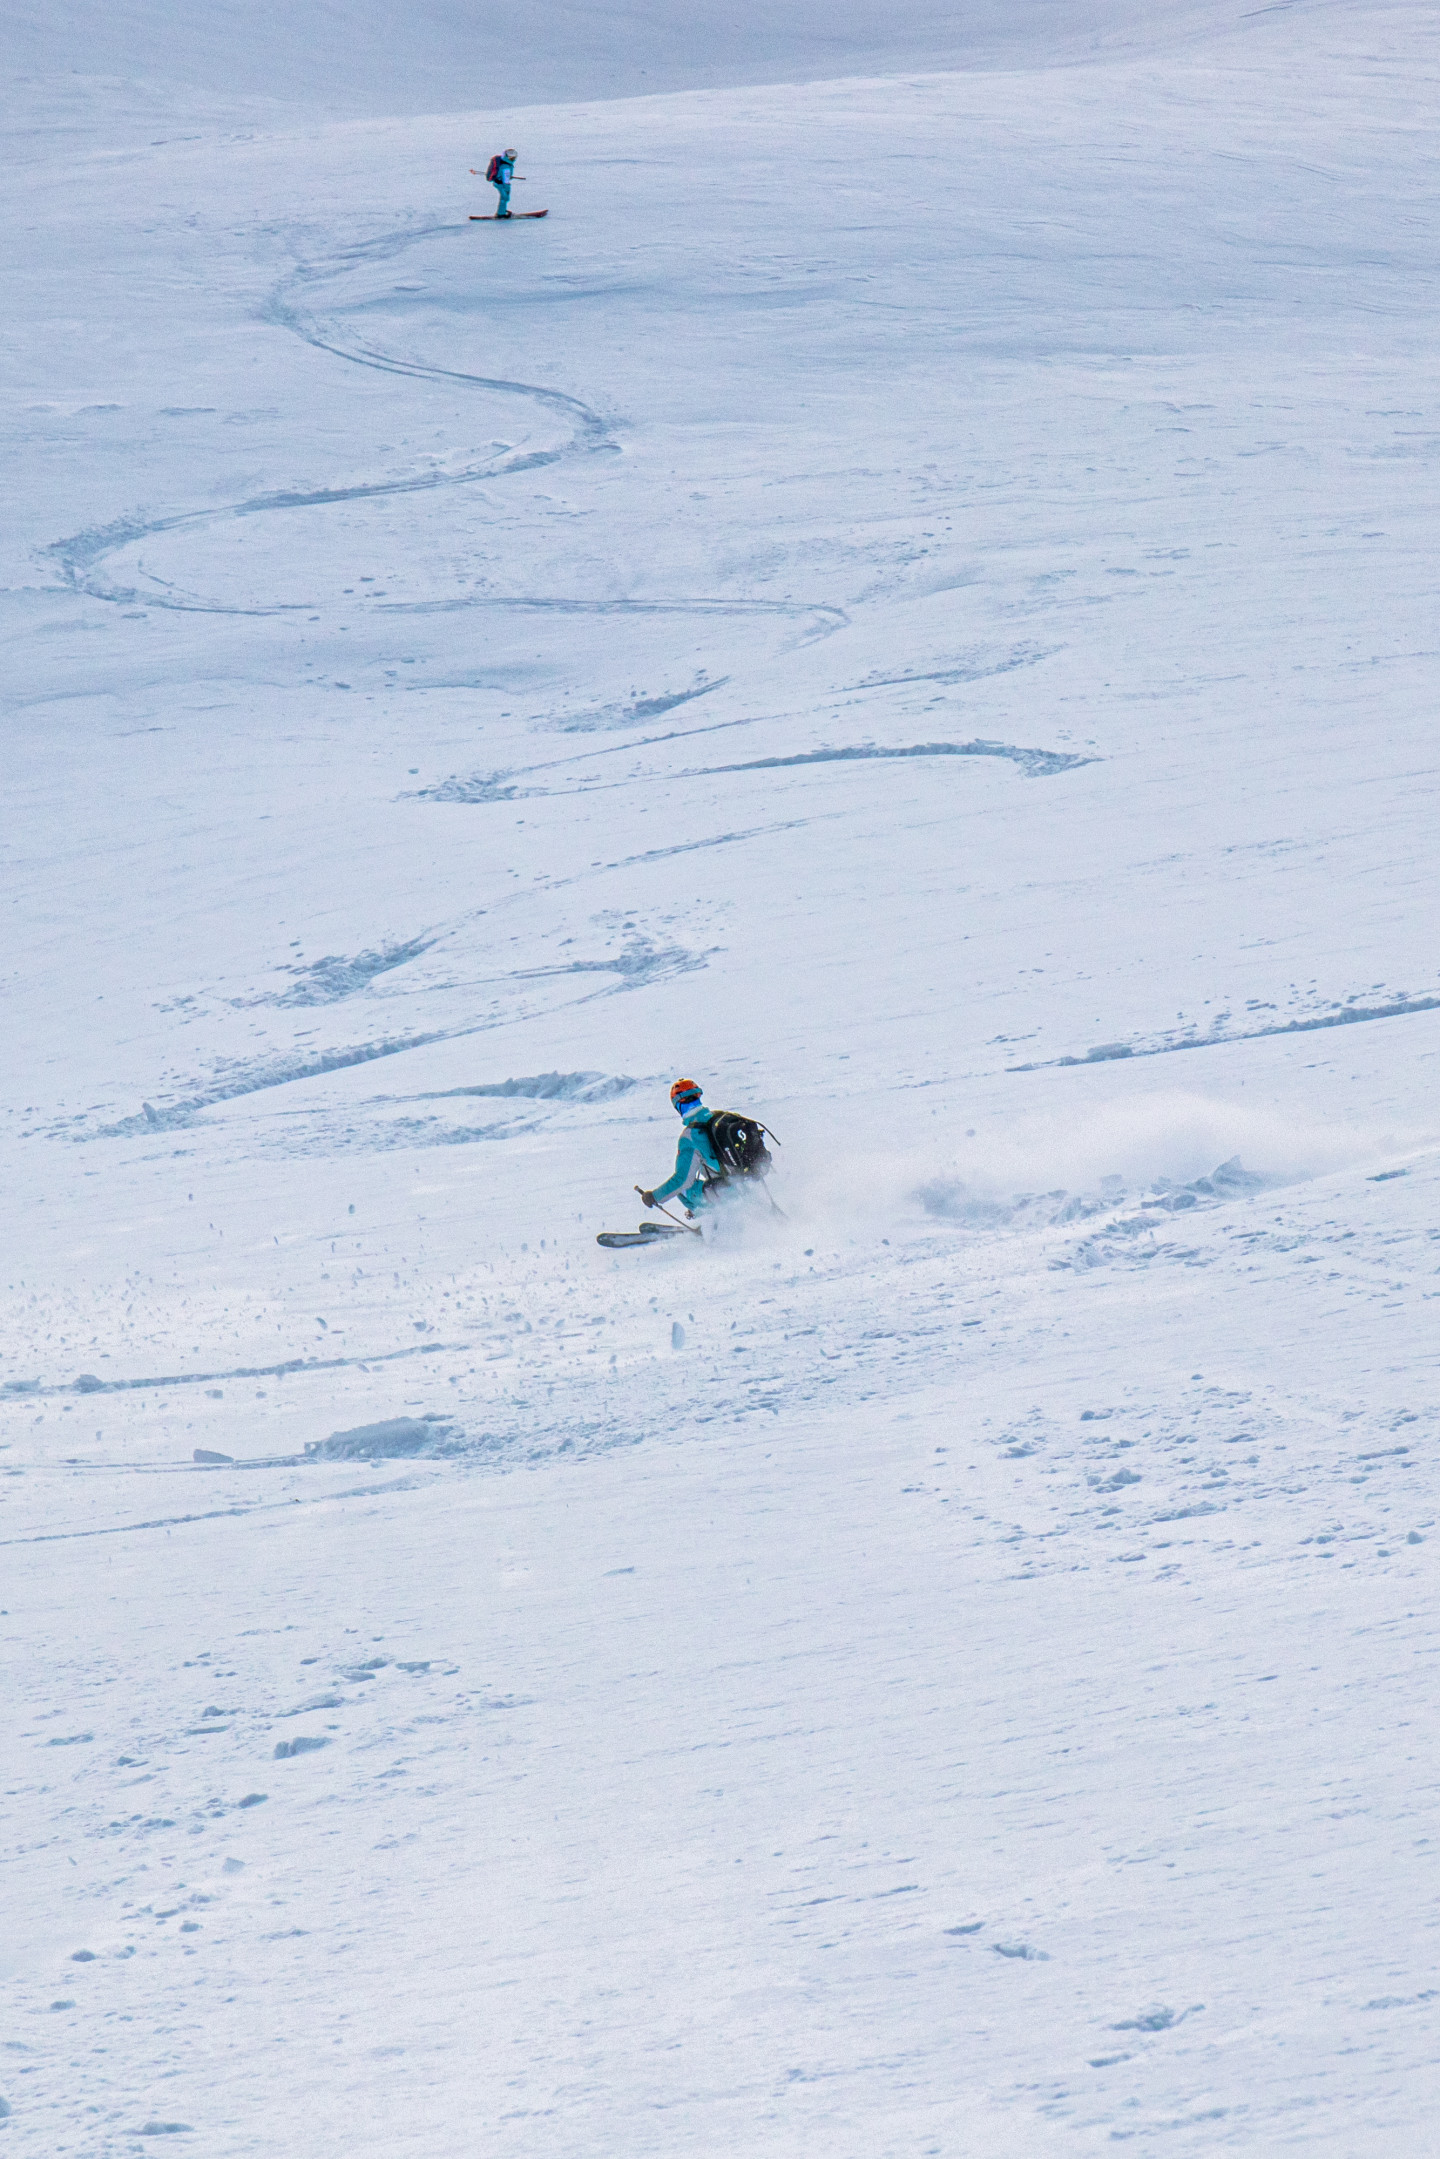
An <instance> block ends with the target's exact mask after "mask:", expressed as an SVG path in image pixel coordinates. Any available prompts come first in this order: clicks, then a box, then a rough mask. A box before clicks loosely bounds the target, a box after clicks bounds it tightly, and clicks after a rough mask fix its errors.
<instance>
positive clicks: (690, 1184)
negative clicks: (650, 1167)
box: [653, 1103, 725, 1208]
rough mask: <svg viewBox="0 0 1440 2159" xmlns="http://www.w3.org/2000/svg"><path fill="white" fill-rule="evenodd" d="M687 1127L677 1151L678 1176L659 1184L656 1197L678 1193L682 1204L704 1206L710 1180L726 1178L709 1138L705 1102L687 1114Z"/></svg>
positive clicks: (681, 1136) (667, 1196)
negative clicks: (706, 1188) (706, 1189)
mask: <svg viewBox="0 0 1440 2159" xmlns="http://www.w3.org/2000/svg"><path fill="white" fill-rule="evenodd" d="M684 1125H685V1129H684V1130H683V1131H682V1133H681V1134H680V1144H679V1146H678V1147H677V1148H676V1150H675V1174H674V1176H673V1177H667V1178H666V1180H665V1182H664V1184H657V1185H656V1187H655V1191H654V1194H653V1197H654V1198H655V1199H656V1200H657V1201H659V1200H662V1199H672V1198H673V1197H674V1195H675V1194H676V1193H677V1192H678V1193H679V1195H680V1199H681V1202H682V1204H683V1205H685V1206H686V1207H692V1208H693V1207H699V1206H703V1204H704V1200H705V1187H706V1185H707V1183H709V1181H710V1179H711V1178H717V1177H723V1176H724V1174H725V1172H724V1170H723V1169H722V1168H721V1166H720V1157H719V1155H717V1154H716V1152H715V1148H714V1144H713V1142H712V1141H711V1138H710V1131H709V1126H710V1112H709V1110H708V1109H706V1108H705V1105H704V1104H703V1103H697V1104H696V1106H695V1108H694V1109H692V1110H687V1111H686V1113H685V1120H684Z"/></svg>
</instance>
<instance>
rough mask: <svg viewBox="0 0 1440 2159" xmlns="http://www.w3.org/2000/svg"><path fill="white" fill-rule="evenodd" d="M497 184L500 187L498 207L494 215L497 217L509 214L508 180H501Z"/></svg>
mask: <svg viewBox="0 0 1440 2159" xmlns="http://www.w3.org/2000/svg"><path fill="white" fill-rule="evenodd" d="M498 184H499V188H500V207H499V209H498V210H497V211H496V213H495V215H496V216H497V217H508V216H509V215H510V183H509V181H508V180H501V181H500V182H499V183H498Z"/></svg>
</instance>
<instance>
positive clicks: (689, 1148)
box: [640, 1079, 774, 1214]
mask: <svg viewBox="0 0 1440 2159" xmlns="http://www.w3.org/2000/svg"><path fill="white" fill-rule="evenodd" d="M670 1100H671V1101H672V1102H673V1103H674V1105H675V1108H676V1111H677V1112H678V1114H679V1117H680V1121H681V1123H682V1124H683V1125H684V1127H685V1129H684V1131H683V1132H682V1133H681V1135H680V1144H679V1146H678V1147H677V1148H676V1150H675V1174H674V1176H673V1177H667V1178H666V1180H665V1182H664V1184H657V1185H656V1187H655V1189H654V1191H653V1192H642V1193H641V1194H640V1197H641V1199H642V1200H643V1201H644V1202H645V1205H646V1206H647V1207H658V1206H659V1205H660V1203H661V1201H662V1200H667V1199H670V1198H672V1197H673V1196H674V1195H675V1194H676V1193H678V1194H679V1197H680V1204H681V1205H682V1207H684V1209H685V1211H686V1213H687V1214H695V1213H696V1212H697V1211H698V1210H699V1209H700V1208H702V1207H709V1206H712V1205H713V1204H714V1201H713V1198H712V1197H711V1195H712V1194H714V1193H715V1192H717V1191H718V1189H719V1187H721V1186H722V1185H726V1184H728V1183H729V1182H730V1179H731V1178H732V1177H741V1178H745V1177H760V1178H763V1177H764V1175H765V1172H766V1171H767V1170H768V1169H769V1167H770V1151H769V1149H768V1148H767V1147H766V1145H765V1142H766V1139H767V1138H772V1137H773V1136H774V1135H773V1134H770V1133H767V1131H766V1129H765V1127H764V1125H763V1124H757V1122H756V1121H755V1119H754V1118H753V1117H746V1116H743V1115H742V1114H740V1113H739V1112H738V1111H736V1110H728V1109H722V1110H708V1109H706V1107H705V1103H704V1100H703V1099H702V1097H701V1093H700V1089H699V1088H698V1087H697V1086H696V1084H695V1082H694V1080H692V1079H679V1080H676V1082H675V1084H674V1086H673V1087H672V1088H671V1089H670ZM771 1204H772V1206H773V1204H774V1202H773V1201H772V1202H771Z"/></svg>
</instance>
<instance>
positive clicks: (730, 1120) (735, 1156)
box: [708, 1109, 775, 1182]
mask: <svg viewBox="0 0 1440 2159" xmlns="http://www.w3.org/2000/svg"><path fill="white" fill-rule="evenodd" d="M708 1129H709V1133H710V1144H711V1146H712V1147H713V1148H714V1149H715V1154H716V1158H717V1160H718V1161H719V1164H720V1181H721V1182H723V1181H724V1180H725V1179H726V1178H728V1177H763V1176H765V1175H766V1174H767V1172H768V1171H769V1169H770V1168H771V1166H772V1158H771V1154H770V1150H769V1148H768V1147H767V1146H766V1144H765V1142H766V1140H767V1139H774V1137H775V1135H774V1133H773V1132H770V1131H767V1129H766V1127H765V1126H764V1125H763V1124H758V1123H757V1122H756V1120H755V1119H754V1118H753V1117H742V1116H741V1114H740V1112H739V1111H738V1110H733V1109H719V1110H712V1111H711V1112H710V1118H709V1127H708Z"/></svg>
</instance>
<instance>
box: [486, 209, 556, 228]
mask: <svg viewBox="0 0 1440 2159" xmlns="http://www.w3.org/2000/svg"><path fill="white" fill-rule="evenodd" d="M549 215H550V212H549V211H548V210H509V211H507V212H506V214H505V216H504V217H501V215H500V213H499V212H498V210H472V211H471V213H470V222H471V224H472V225H513V224H514V223H515V221H516V219H517V218H522V217H548V216H549Z"/></svg>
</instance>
